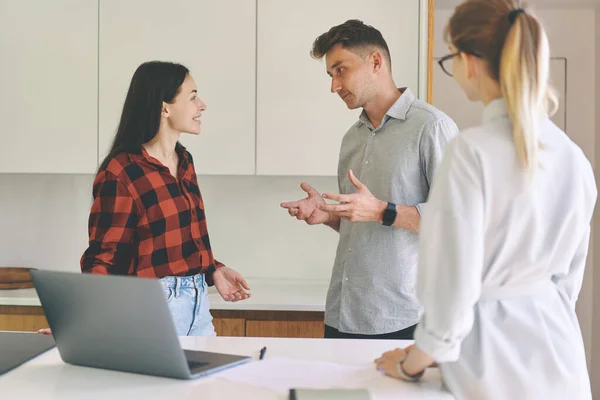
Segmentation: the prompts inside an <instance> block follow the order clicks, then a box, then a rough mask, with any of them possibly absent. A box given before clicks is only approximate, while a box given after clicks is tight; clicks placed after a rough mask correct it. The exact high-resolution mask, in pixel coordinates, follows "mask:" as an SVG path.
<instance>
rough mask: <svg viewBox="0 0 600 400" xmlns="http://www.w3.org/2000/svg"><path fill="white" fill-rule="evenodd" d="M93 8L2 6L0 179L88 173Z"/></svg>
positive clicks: (91, 164) (93, 122) (92, 130)
mask: <svg viewBox="0 0 600 400" xmlns="http://www.w3.org/2000/svg"><path fill="white" fill-rule="evenodd" d="M97 43H98V3H97V1H96V0H52V1H38V0H0V54H1V57H2V62H1V66H0V88H1V89H0V120H1V121H2V145H0V173H15V172H20V173H93V172H94V170H95V169H96V165H97V149H98V146H97V139H98V137H97V122H98V121H97V108H98V103H97V99H98V91H97V87H98V83H97V77H98V69H97V66H98V47H97Z"/></svg>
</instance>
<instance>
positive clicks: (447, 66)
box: [438, 51, 460, 77]
mask: <svg viewBox="0 0 600 400" xmlns="http://www.w3.org/2000/svg"><path fill="white" fill-rule="evenodd" d="M458 55H460V51H457V52H456V53H451V54H448V55H445V56H444V57H441V58H440V59H438V64H439V66H440V68H441V69H442V71H444V73H445V74H446V75H448V76H450V77H451V76H452V63H453V62H452V61H453V60H454V57H456V56H458Z"/></svg>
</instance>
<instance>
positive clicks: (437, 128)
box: [416, 117, 458, 216]
mask: <svg viewBox="0 0 600 400" xmlns="http://www.w3.org/2000/svg"><path fill="white" fill-rule="evenodd" d="M456 135H458V128H457V126H456V124H455V123H454V121H452V120H451V119H450V118H449V117H445V118H438V119H436V120H432V121H431V122H429V123H428V124H427V125H426V127H425V129H424V130H423V133H422V135H421V138H420V140H419V159H420V162H421V170H422V171H423V175H424V176H425V180H426V182H427V185H428V186H429V188H431V186H432V185H433V179H434V177H435V174H436V172H437V169H438V166H439V164H440V162H441V160H442V156H443V155H444V151H445V150H446V147H447V145H448V143H449V142H450V140H452V138H454V137H455V136H456ZM425 204H426V203H420V204H417V205H416V207H417V210H418V211H419V214H421V216H422V215H423V210H424V208H425Z"/></svg>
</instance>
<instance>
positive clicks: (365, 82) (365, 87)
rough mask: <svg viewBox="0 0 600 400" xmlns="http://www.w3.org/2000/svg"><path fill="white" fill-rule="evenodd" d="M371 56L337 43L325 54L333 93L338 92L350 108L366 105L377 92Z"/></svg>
mask: <svg viewBox="0 0 600 400" xmlns="http://www.w3.org/2000/svg"><path fill="white" fill-rule="evenodd" d="M370 59H371V57H370V56H368V57H366V58H363V57H361V56H359V55H358V54H356V53H353V52H352V51H350V50H347V49H344V48H343V47H342V45H341V44H336V45H335V46H333V47H332V48H331V50H329V52H327V54H326V55H325V62H326V65H327V74H328V75H329V76H331V93H337V94H338V95H339V96H340V98H341V99H342V100H343V101H344V103H346V105H347V106H348V108H349V109H351V110H354V109H356V108H361V107H364V105H365V104H366V103H367V102H368V101H369V100H371V99H372V98H373V97H374V96H375V94H376V93H377V82H376V80H375V74H374V72H373V65H372V63H371V62H370Z"/></svg>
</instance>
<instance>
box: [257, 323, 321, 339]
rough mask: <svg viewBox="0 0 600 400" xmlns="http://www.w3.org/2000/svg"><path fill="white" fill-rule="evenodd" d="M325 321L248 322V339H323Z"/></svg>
mask: <svg viewBox="0 0 600 400" xmlns="http://www.w3.org/2000/svg"><path fill="white" fill-rule="evenodd" d="M324 330H325V326H324V324H323V321H246V336H248V337H283V338H323V333H324Z"/></svg>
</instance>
